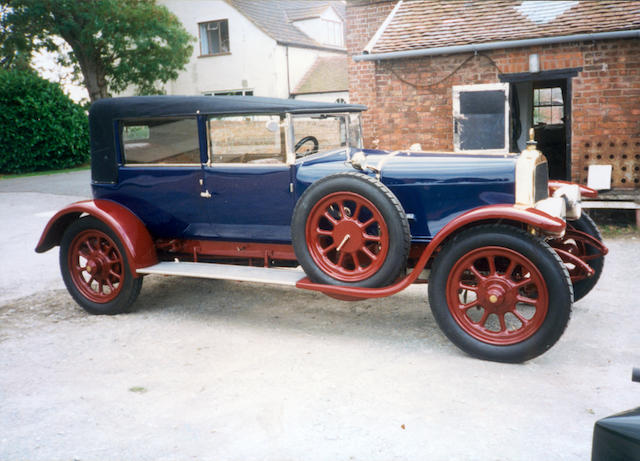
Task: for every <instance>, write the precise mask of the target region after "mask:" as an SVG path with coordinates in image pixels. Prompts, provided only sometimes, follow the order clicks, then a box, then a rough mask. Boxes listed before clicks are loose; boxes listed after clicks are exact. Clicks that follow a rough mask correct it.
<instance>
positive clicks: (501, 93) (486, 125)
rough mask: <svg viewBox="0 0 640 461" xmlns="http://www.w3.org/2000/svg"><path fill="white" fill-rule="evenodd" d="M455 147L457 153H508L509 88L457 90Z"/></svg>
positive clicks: (492, 86)
mask: <svg viewBox="0 0 640 461" xmlns="http://www.w3.org/2000/svg"><path fill="white" fill-rule="evenodd" d="M452 98H453V147H454V150H455V151H456V152H464V151H482V152H487V153H507V152H509V84H508V83H496V84H485V85H461V86H454V87H453V92H452Z"/></svg>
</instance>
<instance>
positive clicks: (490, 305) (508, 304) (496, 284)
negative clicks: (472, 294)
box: [478, 277, 515, 314]
mask: <svg viewBox="0 0 640 461" xmlns="http://www.w3.org/2000/svg"><path fill="white" fill-rule="evenodd" d="M512 290H513V289H512V287H510V286H509V283H508V281H507V280H504V279H503V278H502V277H490V278H488V279H487V280H486V281H484V282H482V283H480V290H479V292H478V297H479V298H480V304H482V306H484V307H485V308H486V309H488V310H490V311H491V312H494V313H496V314H498V313H505V312H508V311H510V310H512V309H513V305H514V302H515V296H514V295H513V293H512Z"/></svg>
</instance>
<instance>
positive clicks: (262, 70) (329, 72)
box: [158, 0, 348, 102]
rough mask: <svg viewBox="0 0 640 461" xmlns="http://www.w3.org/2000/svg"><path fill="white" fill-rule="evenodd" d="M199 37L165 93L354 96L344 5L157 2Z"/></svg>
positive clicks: (277, 0)
mask: <svg viewBox="0 0 640 461" xmlns="http://www.w3.org/2000/svg"><path fill="white" fill-rule="evenodd" d="M158 3H160V4H162V5H165V6H166V7H167V8H168V9H169V10H171V11H172V12H173V13H174V14H175V15H176V16H178V18H179V19H180V21H181V22H182V23H183V25H184V27H185V28H186V29H187V31H188V32H189V33H190V34H191V35H193V36H194V37H196V38H197V39H198V41H197V43H195V44H194V50H193V55H192V56H191V59H190V61H189V63H188V64H187V66H186V68H185V70H183V71H182V72H181V73H180V75H179V77H178V78H177V79H176V80H175V81H171V82H168V83H167V84H166V85H165V91H166V93H167V94H182V95H189V94H199V95H223V94H232V95H254V96H269V97H279V98H300V99H308V100H318V101H332V102H333V101H345V102H348V79H347V54H346V48H345V43H344V18H345V3H344V2H343V1H306V0H159V2H158Z"/></svg>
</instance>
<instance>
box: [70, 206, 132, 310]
mask: <svg viewBox="0 0 640 461" xmlns="http://www.w3.org/2000/svg"><path fill="white" fill-rule="evenodd" d="M81 253H82V254H81ZM83 255H87V257H85V256H83ZM76 258H77V259H78V260H77V265H76V264H75V259H76ZM80 258H83V259H80ZM72 260H73V261H72ZM74 266H75V267H77V269H74V271H72V268H73V267H74ZM60 271H61V273H62V279H63V280H64V283H65V285H66V286H67V290H68V291H69V293H70V294H71V296H72V297H73V299H74V300H75V301H76V302H77V303H78V304H79V305H80V306H81V307H82V308H83V309H84V310H86V311H87V312H89V313H90V314H104V315H114V314H120V313H123V312H127V311H128V310H129V308H130V306H131V304H133V302H134V301H135V300H136V298H137V297H138V294H139V293H140V289H141V287H142V277H137V278H134V277H133V275H132V274H131V271H130V269H129V262H128V260H127V254H126V252H125V250H124V247H123V245H122V242H120V239H119V238H118V237H117V236H116V235H115V233H114V232H113V231H112V230H111V229H110V228H109V227H108V226H107V225H106V224H104V223H103V222H102V221H100V220H98V219H96V218H94V217H93V216H85V217H84V218H81V219H79V220H77V221H75V222H73V223H72V224H71V225H70V226H69V227H68V228H67V229H66V231H65V233H64V235H63V236H62V241H61V242H60ZM92 272H93V274H94V275H91V273H92Z"/></svg>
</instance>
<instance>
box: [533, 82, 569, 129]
mask: <svg viewBox="0 0 640 461" xmlns="http://www.w3.org/2000/svg"><path fill="white" fill-rule="evenodd" d="M563 117H564V100H563V98H562V89H561V88H558V87H556V88H536V89H534V90H533V124H534V125H537V124H539V123H545V124H547V125H553V124H562V123H564V121H563V119H562V118H563Z"/></svg>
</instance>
